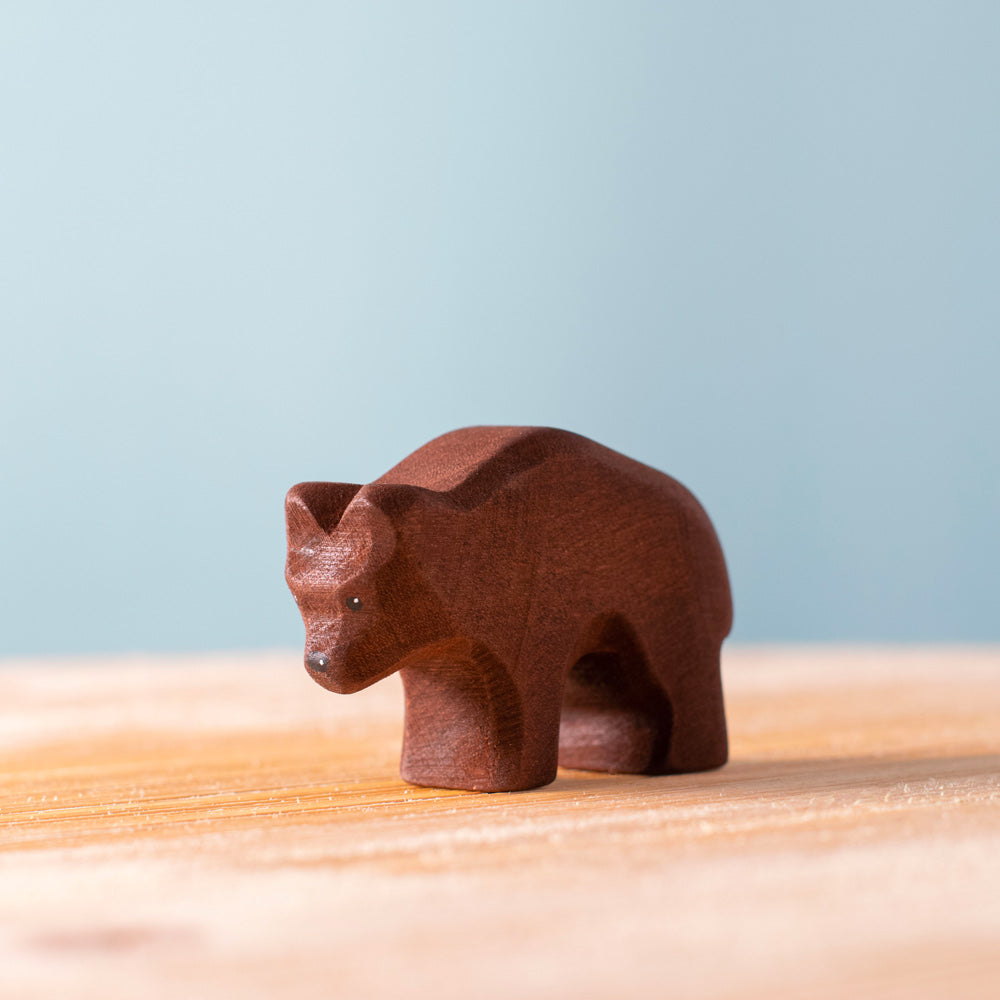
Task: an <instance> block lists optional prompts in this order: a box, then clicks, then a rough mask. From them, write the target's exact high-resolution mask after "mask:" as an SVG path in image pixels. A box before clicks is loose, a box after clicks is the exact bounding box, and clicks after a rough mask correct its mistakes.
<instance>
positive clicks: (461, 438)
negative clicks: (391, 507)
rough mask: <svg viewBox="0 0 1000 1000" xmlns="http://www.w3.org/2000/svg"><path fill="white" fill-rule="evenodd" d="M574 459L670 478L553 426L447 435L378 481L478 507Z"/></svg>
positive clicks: (639, 474)
mask: <svg viewBox="0 0 1000 1000" xmlns="http://www.w3.org/2000/svg"><path fill="white" fill-rule="evenodd" d="M553 459H571V460H576V461H578V462H580V463H581V464H583V465H590V464H593V465H595V466H603V467H605V468H615V469H617V471H619V472H621V473H624V474H626V475H629V476H631V477H638V478H644V479H645V478H653V479H662V480H664V481H669V477H667V476H665V475H664V474H663V473H662V472H657V471H656V470H655V469H652V468H650V467H649V466H645V465H642V464H640V463H639V462H635V461H633V460H632V459H630V458H627V457H626V456H625V455H621V454H619V453H618V452H615V451H612V450H611V449H609V448H605V447H604V446H603V445H600V444H598V443H597V442H596V441H591V440H590V439H589V438H585V437H583V436H581V435H579V434H573V433H572V432H570V431H563V430H557V429H556V428H552V427H464V428H462V429H461V430H456V431H451V432H450V433H448V434H442V435H441V436H440V437H437V438H435V439H434V440H433V441H429V442H428V443H427V444H425V445H424V446H423V447H421V448H418V449H417V450H416V451H415V452H413V453H412V454H410V455H408V456H407V457H406V458H404V459H403V460H402V461H401V462H399V463H398V464H397V465H395V466H393V467H392V468H391V469H390V470H389V471H388V472H387V473H385V475H383V476H381V477H380V478H379V479H378V480H376V482H378V483H386V484H391V483H395V484H406V485H410V486H420V487H423V488H424V489H429V490H435V491H437V492H441V493H448V494H449V495H450V497H451V498H452V500H454V501H455V502H457V503H460V504H463V505H468V506H475V505H476V504H478V503H481V502H482V501H484V500H486V499H487V498H488V497H490V496H492V495H493V494H494V493H495V492H496V491H497V490H499V489H500V488H501V487H503V486H504V484H506V483H507V482H509V481H510V480H511V479H514V478H515V477H517V476H519V475H522V474H523V473H525V472H527V471H528V470H529V469H531V468H534V467H535V466H537V465H541V464H542V463H544V462H547V461H551V460H553Z"/></svg>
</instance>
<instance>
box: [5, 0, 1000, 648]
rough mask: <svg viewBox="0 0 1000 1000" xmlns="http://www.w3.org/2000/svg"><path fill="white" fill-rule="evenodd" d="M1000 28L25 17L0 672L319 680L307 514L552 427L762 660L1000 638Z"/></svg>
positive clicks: (600, 10) (742, 19)
mask: <svg viewBox="0 0 1000 1000" xmlns="http://www.w3.org/2000/svg"><path fill="white" fill-rule="evenodd" d="M998 53H1000V4H998V3H996V2H994V0H988V2H981V3H976V2H968V0H966V2H955V0H951V2H936V3H926V2H923V3H922V2H910V0H907V2H898V3H897V2H882V3H879V2H871V0H866V2H842V0H841V2H836V3H825V4H814V3H802V2H788V3H763V2H762V3H744V2H730V3H709V2H702V0H699V2H693V0H692V2H689V3H666V2H654V3H635V2H632V3H629V2H607V3H582V2H570V3H544V2H543V3H540V2H532V3H498V4H486V3H477V2H466V3H454V4H447V3H415V2H410V0H408V2H403V3H368V2H360V0H359V2H357V3H354V4H347V5H344V4H333V3H295V2H281V3H278V2H275V3H259V2H258V3H247V2H241V3H204V2H198V3H180V2H176V0H175V2H171V3H169V4H155V3H134V2H129V3H125V2H120V3H97V2H91V3H87V4H76V3H69V2H65V3H44V2H39V0H31V2H21V3H8V4H5V5H4V6H3V8H2V14H0V116H2V129H0V255H2V257H0V282H2V285H0V331H2V340H3V357H2V370H0V408H2V421H3V425H2V426H3V435H2V455H0V461H2V470H3V484H2V486H3V488H2V495H0V519H2V520H0V524H2V532H0V539H2V541H0V544H2V550H0V560H2V562H0V565H2V574H3V576H2V587H3V593H2V611H0V619H2V629H0V643H2V651H3V652H6V653H57V652H64V651H101V650H109V651H110V650H124V649H148V650H159V649H164V650H166V649H200V648H202V649H209V648H226V647H229V648H252V647H260V646H279V645H280V646H296V645H298V644H299V643H300V642H301V637H302V631H301V623H300V622H299V619H298V616H297V613H296V611H295V608H294V606H293V604H292V601H291V599H290V597H289V596H288V595H287V593H286V591H285V588H284V583H283V579H282V565H283V559H284V537H283V522H282V509H281V505H282V497H283V494H284V491H285V489H286V488H287V487H288V486H289V485H290V484H292V483H293V482H296V481H299V480H304V479H339V480H353V481H365V480H368V479H371V478H374V477H375V476H377V475H378V474H379V473H381V472H382V471H384V470H385V469H386V468H388V467H389V466H390V465H392V464H394V463H395V462H396V461H397V460H398V459H399V458H401V457H402V456H403V455H405V454H407V453H408V452H409V451H411V450H412V449H413V448H415V447H416V446H418V445H419V444H421V443H423V442H424V441H425V440H427V439H428V438H430V437H433V436H434V435H436V434H438V433H441V432H443V431H445V430H448V429H451V428H454V427H457V426H462V425H465V424H470V423H521V424H548V425H555V426H561V427H567V428H570V429H573V430H577V431H579V432H581V433H584V434H587V435H589V436H591V437H594V438H596V439H598V440H599V441H601V442H603V443H605V444H608V445H611V446H612V447H615V448H618V449H620V450H622V451H624V452H626V453H628V454H630V455H632V456H634V457H636V458H639V459H641V460H643V461H645V462H648V463H650V464H652V465H655V466H657V467H660V468H662V469H664V470H666V471H669V472H671V473H672V474H674V475H675V476H677V477H678V478H680V479H681V480H682V481H684V482H685V483H687V484H688V485H689V486H690V487H691V488H692V489H693V490H694V491H695V492H696V493H697V494H698V495H699V496H700V497H701V499H702V500H703V502H704V503H705V505H706V506H707V508H708V510H709V512H710V514H711V515H712V518H713V520H714V521H715V523H716V526H717V528H718V530H719V534H720V536H721V538H722V541H723V545H724V548H725V550H726V553H727V556H728V559H729V563H730V569H731V574H732V579H733V587H734V596H735V603H736V630H735V633H734V634H735V637H736V638H739V639H744V640H799V639H848V640H854V639H857V640H870V639H879V640H900V639H902V640H982V639H998V638H1000V615H998V603H1000V601H998V597H1000V573H998V568H997V567H998V565H1000V528H998V513H1000V474H998V468H1000V462H998V446H997V433H998V429H1000V402H998V392H997V381H998V371H1000V181H998V178H1000V56H998Z"/></svg>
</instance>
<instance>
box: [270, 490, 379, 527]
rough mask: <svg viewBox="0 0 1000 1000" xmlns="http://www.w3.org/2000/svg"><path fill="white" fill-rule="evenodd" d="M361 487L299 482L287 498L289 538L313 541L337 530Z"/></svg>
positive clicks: (286, 517)
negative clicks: (321, 535)
mask: <svg viewBox="0 0 1000 1000" xmlns="http://www.w3.org/2000/svg"><path fill="white" fill-rule="evenodd" d="M360 489H361V487H360V486H359V485H356V484H355V483H299V484H298V485H297V486H293V487H292V488H291V489H290V490H289V491H288V495H287V496H286V497H285V523H286V524H287V526H288V537H289V538H292V539H294V538H312V537H315V536H316V535H317V534H318V533H319V532H321V531H322V532H325V533H326V534H329V533H330V532H331V531H333V529H334V528H336V527H337V524H338V523H339V522H340V519H341V518H342V517H343V516H344V511H345V510H347V505H348V504H349V503H350V502H351V501H352V500H353V499H354V495H355V494H356V493H357V492H358V490H360Z"/></svg>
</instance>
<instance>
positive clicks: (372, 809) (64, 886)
mask: <svg viewBox="0 0 1000 1000" xmlns="http://www.w3.org/2000/svg"><path fill="white" fill-rule="evenodd" d="M724 662H725V669H724V678H725V685H726V696H727V708H728V715H729V721H730V734H731V741H732V760H731V762H730V763H729V764H728V765H727V766H726V767H725V768H723V769H722V770H721V771H717V772H713V773H710V774H700V775H685V776H678V777H662V778H643V777H625V776H611V775H600V774H587V773H583V772H569V771H564V772H560V775H559V778H558V780H557V781H556V782H555V783H554V784H552V785H550V786H548V787H547V788H543V789H540V790H537V791H532V792H521V793H513V794H498V795H484V794H477V793H470V792H454V791H436V790H430V789H421V788H415V787H410V786H407V785H404V784H403V783H402V782H401V781H400V780H399V778H398V774H397V766H398V754H399V744H400V733H401V725H402V697H401V690H400V686H399V684H398V680H397V679H396V678H390V679H389V680H388V681H384V682H382V683H381V684H379V685H377V686H376V687H374V688H372V689H370V690H368V691H365V692H362V693H360V694H356V695H351V696H349V697H340V696H336V695H331V694H328V693H326V692H324V691H322V690H321V689H320V688H319V687H317V686H315V685H314V684H313V683H312V682H311V681H310V680H309V679H308V678H307V677H306V676H305V673H304V670H303V669H302V666H301V661H300V657H299V654H297V653H291V652H289V653H273V654H266V655H264V654H259V653H258V654H250V655H225V656H220V655H213V656H201V657H172V658H139V657H131V658H121V659H116V660H111V659H92V660H76V661H72V662H69V661H60V662H42V661H34V662H9V663H7V664H5V665H3V666H0V783H2V784H0V997H3V998H4V1000H8V998H10V1000H14V998H17V1000H19V998H22V997H24V998H33V997H46V998H48V997H55V996H61V997H72V998H91V997H93V998H98V997H99V998H101V1000H109V998H112V1000H114V998H126V997H127V998H129V1000H135V998H138V997H142V998H148V997H153V998H155V997H183V998H196V997H227V998H228V997H277V996H281V997H283V998H284V997H291V998H306V997H317V998H320V997H338V998H339V997H343V998H353V997H360V998H367V997H386V998H389V997H392V998H401V997H428V998H431V997H433V998H456V1000H457V998H462V1000H467V998H497V1000H499V998H503V1000H510V998H543V997H544V998H550V997H573V998H605V997H607V998H620V997H638V996H643V997H672V998H673V997H684V998H687V997H692V998H708V997H711V998H723V997H724V998H734V1000H735V998H740V1000H746V998H753V997H769V998H776V997H780V998H786V997H787V998H792V997H794V998H802V997H809V998H811V1000H825V998H831V1000H832V998H838V1000H840V998H845V997H850V998H856V997H886V998H893V1000H895V998H899V1000H904V998H905V1000H914V998H922V997H928V998H930V997H933V998H939V997H945V998H947V1000H958V998H965V997H977V998H978V997H983V998H986V997H990V998H992V997H996V996H1000V648H979V649H969V648H966V649H944V648H938V649H923V648H912V649H895V648H885V649H875V648H867V649H864V648H855V649H852V648H842V647H800V648H774V649H772V648H768V649H764V648H756V649H747V648H744V649H738V648H734V649H732V650H729V651H728V652H727V655H726V657H725V661H724Z"/></svg>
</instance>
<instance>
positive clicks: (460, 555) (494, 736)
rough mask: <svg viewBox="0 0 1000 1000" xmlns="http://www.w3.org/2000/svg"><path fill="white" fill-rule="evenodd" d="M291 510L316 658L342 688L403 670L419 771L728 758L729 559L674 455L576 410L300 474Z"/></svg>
mask: <svg viewBox="0 0 1000 1000" xmlns="http://www.w3.org/2000/svg"><path fill="white" fill-rule="evenodd" d="M286 517H287V527H288V562H287V567H286V579H287V580H288V586H289V587H290V588H291V591H292V593H293V595H294V596H295V600H296V602H297V604H298V606H299V609H300V611H301V613H302V618H303V620H304V622H305V626H306V647H305V648H306V657H305V661H306V668H307V670H308V671H309V673H310V675H311V676H312V677H313V679H314V680H316V681H317V682H318V683H319V684H321V685H322V686H323V687H325V688H327V689H328V690H330V691H337V692H340V693H348V692H352V691H358V690H360V689H361V688H364V687H367V686H368V685H369V684H374V683H375V681H378V680H381V679H382V678H383V677H386V676H387V675H389V674H391V673H393V672H394V671H396V670H398V671H400V674H401V675H402V680H403V686H404V690H405V694H406V722H405V727H404V735H403V754H402V766H401V773H402V776H403V778H404V779H405V780H407V781H409V782H411V783H413V784H417V785H430V786H436V787H442V788H466V789H477V790H480V791H489V792H496V791H514V790H518V789H526V788H535V787H538V786H539V785H545V784H547V783H548V782H550V781H552V780H553V779H554V778H555V776H556V765H557V763H558V764H561V765H563V766H564V767H571V768H584V769H589V770H598V771H615V772H628V773H641V774H671V773H677V772H684V771H702V770H707V769H709V768H714V767H719V766H720V765H722V764H724V763H725V761H726V756H727V742H726V721H725V715H724V712H723V703H722V685H721V681H720V676H719V649H720V646H721V644H722V640H723V639H724V638H725V636H726V635H727V634H728V633H729V628H730V623H731V620H732V608H731V604H730V596H729V582H728V578H727V575H726V565H725V562H724V560H723V557H722V550H721V549H720V547H719V542H718V539H717V538H716V535H715V532H714V530H713V528H712V525H711V523H710V521H709V519H708V517H707V515H706V514H705V512H704V510H702V508H701V506H700V505H699V504H698V501H697V500H695V498H694V497H693V496H692V495H691V494H690V493H689V492H688V491H687V490H686V489H685V488H684V487H683V486H681V485H680V483H678V482H677V481H676V480H674V479H671V478H670V477H669V476H666V475H664V474H663V473H662V472H657V471H656V470H655V469H652V468H649V467H648V466H645V465H641V464H640V463H639V462H635V461H633V460H632V459H630V458H626V457H625V456H624V455H621V454H619V453H618V452H615V451H611V450H610V449H608V448H605V447H603V446H602V445H599V444H597V443H596V442H594V441H591V440H588V439H587V438H584V437H580V436H579V435H577V434H571V433H569V432H567V431H560V430H552V429H548V428H536V427H469V428H466V429H464V430H457V431H452V432H451V433H450V434H444V435H443V436H441V437H439V438H435V439H434V440H433V441H431V442H430V443H429V444H426V445H424V446H423V447H422V448H419V449H418V450H417V451H415V452H414V453H413V454H412V455H410V456H409V457H408V458H405V459H403V461H402V462H400V463H399V464H398V465H397V466H395V467H394V468H392V469H390V470H389V471H388V472H387V473H386V474H385V475H384V476H382V477H381V478H380V479H377V480H376V481H375V482H373V483H370V484H369V485H367V486H357V485H352V484H347V483H300V484H299V485H298V486H293V487H292V489H291V490H290V491H289V493H288V497H287V500H286Z"/></svg>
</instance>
